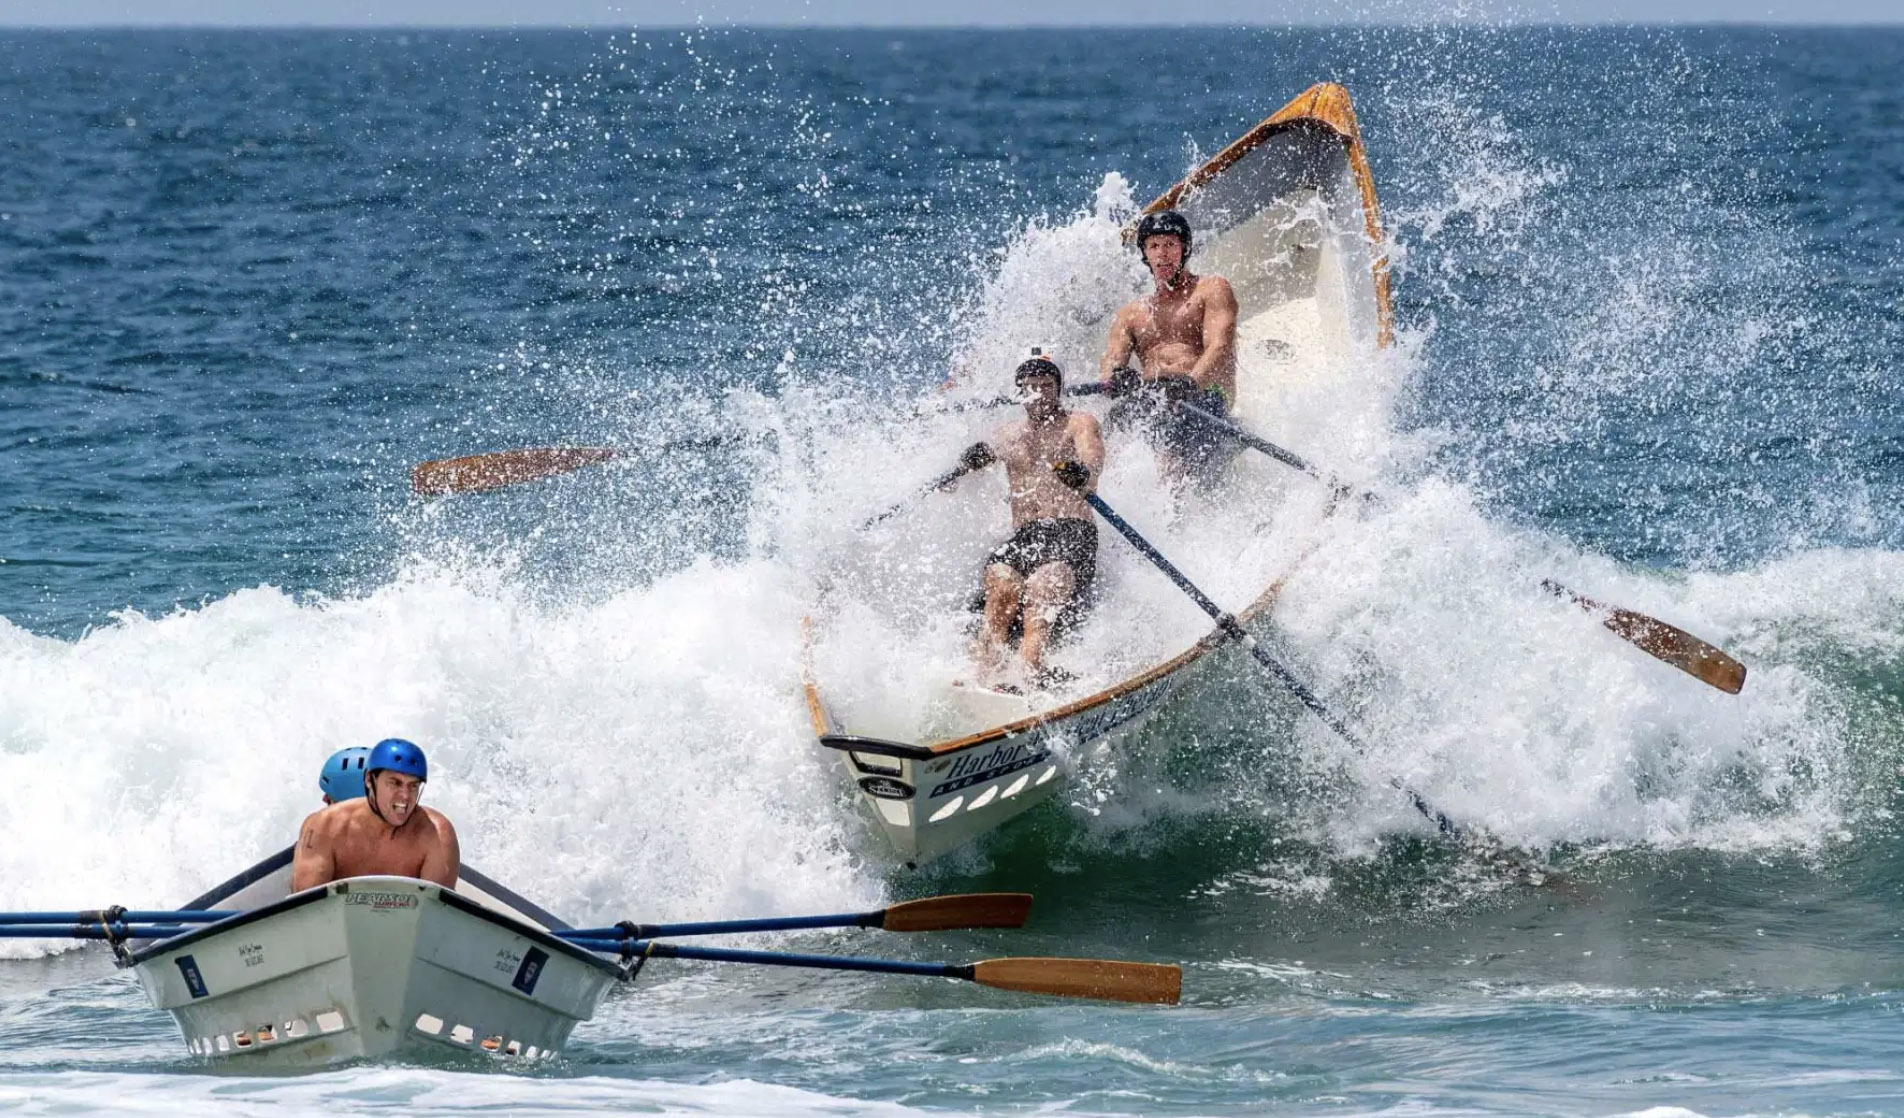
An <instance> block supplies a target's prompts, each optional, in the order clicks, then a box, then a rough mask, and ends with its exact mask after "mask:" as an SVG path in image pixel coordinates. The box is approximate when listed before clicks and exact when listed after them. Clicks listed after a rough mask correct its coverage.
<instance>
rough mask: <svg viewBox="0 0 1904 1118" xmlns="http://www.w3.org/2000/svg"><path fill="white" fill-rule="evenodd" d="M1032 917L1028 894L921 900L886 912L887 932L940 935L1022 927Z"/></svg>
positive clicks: (971, 894) (983, 894) (885, 923)
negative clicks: (958, 930)
mask: <svg viewBox="0 0 1904 1118" xmlns="http://www.w3.org/2000/svg"><path fill="white" fill-rule="evenodd" d="M1030 914H1031V894H1030V893H964V894H960V895H957V896H950V897H923V898H921V899H919V900H916V901H905V902H902V903H900V904H896V905H893V906H892V907H890V908H888V909H887V910H886V918H885V920H884V921H882V922H881V923H880V925H879V926H880V927H881V928H882V929H884V930H886V931H888V932H943V931H950V930H952V929H955V928H1022V927H1024V926H1025V917H1027V916H1028V915H1030Z"/></svg>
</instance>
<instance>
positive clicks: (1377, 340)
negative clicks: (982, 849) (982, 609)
mask: <svg viewBox="0 0 1904 1118" xmlns="http://www.w3.org/2000/svg"><path fill="white" fill-rule="evenodd" d="M1164 209H1175V210H1177V211H1179V212H1181V213H1183V214H1184V215H1185V216H1186V217H1188V218H1189V220H1190V223H1191V226H1192V227H1193V229H1194V230H1195V233H1196V254H1197V260H1198V270H1199V271H1201V272H1204V273H1207V274H1214V275H1221V276H1224V277H1226V278H1228V279H1229V281H1230V283H1231V285H1232V287H1233V288H1234V290H1235V292H1236V297H1237V303H1238V308H1239V313H1238V324H1237V366H1238V368H1237V399H1236V401H1235V413H1234V415H1235V418H1236V419H1237V420H1238V421H1239V422H1241V423H1242V424H1243V425H1244V426H1247V427H1253V428H1255V429H1258V430H1276V429H1277V428H1278V427H1279V426H1281V425H1282V424H1283V422H1285V421H1284V419H1283V416H1284V415H1286V414H1287V412H1288V411H1290V410H1291V409H1290V408H1288V407H1287V406H1286V405H1287V404H1288V403H1289V402H1290V400H1291V398H1292V397H1307V398H1309V399H1314V398H1315V397H1317V396H1318V395H1323V396H1326V395H1328V394H1330V393H1340V392H1343V391H1350V390H1353V389H1355V388H1356V387H1357V381H1358V379H1361V378H1363V377H1365V374H1366V367H1367V363H1368V360H1369V358H1370V357H1372V356H1373V355H1374V354H1375V353H1376V351H1378V350H1379V349H1381V348H1383V347H1385V346H1387V345H1388V344H1389V342H1390V340H1391V337H1392V329H1393V328H1392V308H1391V304H1390V299H1389V287H1388V263H1387V259H1386V257H1385V256H1384V255H1383V252H1382V240H1383V235H1382V225H1381V212H1380V208H1379V205H1378V203H1377V200H1376V194H1375V183H1374V179H1373V177H1372V175H1371V173H1370V171H1369V165H1368V159H1367V155H1366V153H1365V152H1364V150H1363V146H1362V138H1361V130H1360V128H1359V126H1358V124H1357V122H1356V117H1355V110H1354V107H1353V104H1352V103H1351V101H1350V98H1349V94H1348V91H1347V90H1346V89H1344V88H1343V87H1342V86H1340V85H1336V84H1334V83H1328V82H1324V83H1320V84H1317V85H1315V86H1312V87H1310V88H1309V89H1308V90H1306V91H1305V92H1303V93H1302V94H1301V95H1300V96H1298V97H1296V98H1295V99H1294V100H1292V101H1290V102H1289V103H1288V104H1287V105H1284V106H1283V107H1282V108H1281V109H1279V110H1278V111H1277V112H1275V113H1274V114H1272V115H1271V116H1270V117H1268V118H1267V119H1266V120H1264V121H1263V122H1262V123H1260V124H1258V125H1257V126H1256V127H1254V128H1252V129H1250V130H1249V131H1248V132H1247V133H1245V134H1244V135H1243V136H1241V137H1239V138H1238V139H1237V140H1236V141H1235V142H1233V143H1231V144H1230V145H1229V146H1228V147H1226V148H1224V149H1223V150H1222V151H1221V152H1219V153H1218V154H1217V155H1216V156H1215V157H1214V158H1212V159H1210V160H1209V161H1208V162H1206V163H1205V164H1204V165H1203V166H1201V167H1199V168H1198V169H1197V170H1196V171H1194V172H1193V173H1191V174H1190V175H1189V176H1187V177H1186V178H1184V179H1183V180H1182V181H1181V182H1179V183H1177V184H1176V185H1175V186H1173V187H1171V188H1170V189H1169V190H1167V191H1165V192H1164V193H1163V194H1162V195H1161V196H1159V197H1158V198H1157V199H1156V200H1155V201H1153V202H1151V203H1150V205H1148V206H1147V207H1145V210H1144V212H1146V213H1152V212H1156V211H1159V210H1164ZM1110 311H1111V308H1108V307H1107V308H1105V318H1104V321H1103V322H1102V323H1100V324H1098V325H1097V326H1096V327H1095V329H1097V331H1098V336H1099V337H1102V336H1103V332H1104V330H1105V329H1106V328H1108V322H1109V314H1110ZM1238 472H1239V471H1238V470H1236V469H1233V470H1232V477H1231V479H1230V480H1231V481H1232V482H1235V483H1236V484H1232V485H1230V486H1228V487H1227V488H1229V489H1230V490H1231V491H1232V496H1231V499H1232V503H1233V506H1234V507H1235V508H1237V509H1239V510H1242V509H1250V510H1256V511H1252V512H1251V513H1250V514H1249V516H1248V517H1247V518H1239V520H1238V524H1239V526H1241V527H1242V529H1243V530H1242V531H1240V532H1239V535H1243V536H1247V535H1248V534H1249V531H1250V530H1252V528H1253V526H1257V525H1260V524H1261V520H1260V510H1262V509H1267V508H1273V507H1274V506H1275V504H1276V503H1277V501H1278V499H1279V498H1278V494H1279V492H1280V491H1281V489H1282V487H1283V485H1284V480H1283V479H1282V478H1281V477H1280V476H1276V477H1271V476H1268V475H1267V471H1264V472H1263V474H1261V475H1255V476H1252V477H1251V478H1247V479H1245V478H1238V477H1236V476H1235V475H1236V474H1237V473H1238ZM1242 472H1244V473H1248V472H1249V471H1248V470H1247V468H1245V469H1244V470H1243V471H1242ZM1328 511H1331V510H1325V511H1324V512H1323V514H1322V515H1324V516H1326V515H1328ZM1292 570H1293V563H1290V564H1286V565H1285V566H1284V567H1283V568H1282V569H1280V570H1275V571H1268V572H1265V574H1264V578H1263V581H1262V582H1260V583H1258V584H1257V585H1258V586H1259V587H1261V589H1260V592H1259V593H1257V594H1256V596H1255V597H1254V599H1253V600H1251V601H1250V602H1249V604H1248V605H1247V606H1246V607H1245V608H1244V609H1241V610H1238V611H1237V612H1236V619H1237V620H1238V621H1240V622H1242V623H1243V624H1246V625H1247V624H1248V623H1249V622H1250V621H1251V620H1252V619H1255V618H1259V617H1263V616H1265V615H1267V614H1268V613H1269V612H1270V610H1271V609H1272V607H1273V606H1274V605H1275V601H1276V596H1277V593H1278V591H1279V590H1280V588H1281V586H1282V585H1283V583H1284V581H1285V580H1286V579H1287V578H1288V576H1289V574H1290V573H1291V572H1292ZM1098 609H1099V610H1100V611H1111V610H1115V609H1116V604H1115V603H1106V604H1103V605H1100V606H1099V607H1098ZM826 636H827V633H826V627H825V624H824V621H823V619H816V620H815V621H814V623H812V624H810V625H809V627H808V637H807V644H808V668H807V670H806V672H805V675H804V678H803V681H802V682H803V689H804V693H805V699H806V708H807V711H808V715H809V719H810V721H811V724H812V728H813V734H814V737H815V738H816V739H817V740H818V742H819V744H820V745H821V746H823V747H825V748H827V749H829V750H833V751H836V752H837V754H838V756H839V758H840V760H841V763H842V764H843V765H844V766H845V769H846V772H847V774H848V777H849V779H850V780H851V781H852V782H853V784H854V785H855V787H857V789H858V791H859V794H860V798H861V799H862V800H863V801H864V803H865V804H866V806H867V808H868V810H869V812H870V814H871V816H872V818H873V819H874V820H875V822H876V825H877V827H878V829H879V830H881V831H883V832H884V833H885V835H886V837H887V838H888V839H889V840H890V841H891V843H892V846H893V847H894V849H895V850H896V851H897V852H898V853H899V854H900V856H901V857H903V858H904V859H905V860H906V861H907V862H908V863H911V864H915V865H916V864H919V863H922V862H925V861H926V860H928V859H931V858H935V857H937V856H939V855H942V854H944V853H946V852H948V851H951V850H954V849H956V848H958V847H960V846H963V845H964V844H966V843H968V842H971V841H972V840H974V839H976V838H978V837H979V836H981V835H984V834H986V833H987V832H990V831H992V830H994V829H996V828H997V827H999V826H1001V825H1003V824H1005V823H1007V822H1009V821H1010V820H1012V819H1014V818H1016V817H1018V816H1020V815H1022V814H1024V813H1025V812H1026V811H1029V810H1030V809H1031V808H1033V807H1035V806H1037V805H1038V804H1039V803H1041V802H1043V801H1045V800H1048V799H1050V798H1051V797H1052V796H1054V795H1055V794H1057V793H1058V791H1059V790H1060V789H1061V788H1063V787H1064V786H1065V783H1066V778H1067V775H1068V771H1069V770H1068V765H1069V762H1070V761H1071V760H1072V759H1075V758H1078V757H1080V756H1082V755H1084V753H1085V751H1087V750H1093V749H1098V748H1104V747H1114V746H1115V744H1116V743H1117V742H1118V741H1119V740H1120V739H1122V738H1124V737H1126V736H1128V735H1130V734H1132V733H1134V732H1135V731H1137V730H1138V729H1139V728H1141V727H1142V726H1143V725H1144V723H1145V722H1146V721H1147V720H1148V719H1149V718H1150V717H1152V716H1153V715H1154V714H1155V713H1156V712H1157V711H1158V710H1159V709H1161V708H1162V707H1164V706H1165V704H1167V703H1168V701H1169V700H1170V698H1171V697H1172V696H1173V695H1175V694H1177V693H1178V692H1179V691H1180V690H1181V689H1182V688H1183V687H1184V686H1185V685H1186V684H1187V683H1188V682H1189V681H1190V680H1191V679H1192V678H1193V677H1194V673H1195V672H1196V670H1197V669H1198V668H1199V667H1200V666H1201V665H1203V664H1205V662H1206V661H1207V660H1208V659H1209V658H1210V654H1211V653H1212V652H1213V651H1215V650H1216V649H1217V648H1218V647H1219V646H1221V645H1222V644H1224V643H1225V642H1226V641H1227V639H1228V638H1227V636H1226V635H1225V634H1224V633H1223V632H1222V631H1221V630H1213V631H1211V632H1209V633H1207V634H1206V635H1204V636H1203V637H1201V638H1200V639H1197V640H1195V641H1194V643H1191V644H1190V645H1189V646H1188V647H1181V646H1179V648H1178V649H1177V650H1175V651H1174V652H1171V651H1166V652H1164V653H1163V654H1161V655H1159V656H1157V657H1156V659H1155V661H1154V662H1152V663H1150V664H1147V665H1144V666H1142V667H1141V668H1139V669H1138V670H1135V671H1132V672H1131V673H1130V674H1128V675H1127V676H1125V677H1123V678H1121V679H1119V680H1117V681H1116V682H1114V683H1111V684H1110V685H1108V686H1103V687H1100V688H1098V689H1096V690H1095V691H1093V692H1092V693H1090V694H1088V695H1084V696H1082V697H1078V698H1073V699H1068V700H1066V701H1062V702H1058V703H1055V704H1054V703H1048V702H1046V703H1041V701H1040V699H1039V698H1038V697H1036V696H1011V695H1002V694H999V693H997V692H994V691H989V690H986V689H983V688H975V687H972V686H969V685H964V684H961V683H959V682H958V681H955V680H948V681H947V686H946V688H945V691H944V694H940V695H933V696H923V697H915V698H916V699H918V700H920V701H921V702H923V703H927V704H931V705H933V706H934V708H935V709H938V710H941V711H944V712H949V713H948V717H947V718H945V719H944V723H945V726H944V728H943V730H942V731H941V732H940V733H938V734H937V735H935V736H934V737H933V738H929V739H927V740H917V739H908V738H907V737H906V736H904V735H903V734H898V733H892V732H889V731H887V730H886V727H885V726H884V725H883V724H882V723H883V722H885V721H888V720H887V719H884V718H882V714H881V704H880V703H879V702H878V701H873V702H867V701H865V700H863V699H861V700H855V699H845V698H841V692H842V691H843V690H845V689H844V688H841V687H838V686H828V685H827V682H826V681H825V680H824V679H822V678H821V674H820V673H819V672H818V671H816V670H815V669H814V667H813V666H812V665H813V662H814V660H815V657H814V655H813V651H814V647H815V645H816V643H817V642H819V641H823V640H825V639H826ZM913 705H919V704H918V703H914V704H913Z"/></svg>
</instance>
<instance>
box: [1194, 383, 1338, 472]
mask: <svg viewBox="0 0 1904 1118" xmlns="http://www.w3.org/2000/svg"><path fill="white" fill-rule="evenodd" d="M1176 406H1177V409H1178V410H1179V411H1181V412H1183V413H1184V414H1185V415H1188V416H1189V417H1190V418H1192V419H1194V420H1196V421H1198V422H1199V423H1202V424H1204V425H1206V426H1208V427H1211V428H1214V429H1215V430H1218V431H1221V432H1223V433H1224V434H1226V435H1228V436H1230V437H1231V438H1233V439H1235V440H1236V441H1237V442H1240V443H1242V444H1243V445H1244V446H1247V447H1249V448H1251V449H1253V450H1260V451H1262V452H1263V453H1264V454H1267V455H1269V456H1270V457H1271V458H1274V459H1275V460H1276V461H1278V462H1281V463H1283V464H1284V465H1287V466H1294V467H1295V468H1296V469H1298V470H1301V471H1302V472H1303V473H1305V474H1308V475H1309V476H1310V477H1312V478H1315V479H1316V480H1317V481H1320V482H1322V483H1324V484H1325V485H1328V486H1330V487H1332V488H1336V489H1343V488H1346V486H1344V485H1343V484H1342V483H1341V482H1340V481H1337V480H1336V479H1335V477H1334V476H1332V475H1330V474H1325V473H1323V472H1322V471H1321V470H1318V469H1316V468H1315V467H1314V466H1312V465H1310V464H1309V461H1308V460H1307V459H1305V458H1303V457H1302V456H1301V455H1299V454H1297V453H1296V452H1295V451H1293V450H1285V449H1284V448H1282V447H1280V446H1277V445H1276V444H1275V443H1272V442H1270V441H1269V440H1268V439H1265V438H1263V437H1261V436H1260V435H1256V434H1252V433H1251V432H1249V431H1246V430H1244V429H1243V428H1242V427H1239V426H1237V425H1236V424H1234V423H1232V422H1230V421H1229V420H1227V419H1225V418H1223V417H1222V416H1220V415H1217V414H1216V413H1215V412H1208V411H1204V410H1203V409H1202V408H1200V407H1197V406H1196V405H1195V404H1188V403H1183V402H1179V403H1178V404H1177V405H1176Z"/></svg>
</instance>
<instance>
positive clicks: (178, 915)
mask: <svg viewBox="0 0 1904 1118" xmlns="http://www.w3.org/2000/svg"><path fill="white" fill-rule="evenodd" d="M236 915H238V913H237V912H235V911H234V912H223V911H219V910H217V909H197V908H183V909H177V910H172V909H152V910H149V911H146V910H138V911H130V910H129V911H126V912H112V913H110V916H111V918H112V920H113V921H114V922H115V923H119V924H209V923H211V922H212V921H214V920H223V919H225V918H226V917H229V916H236ZM107 916H108V912H106V911H104V910H99V909H79V910H75V911H71V912H0V924H97V923H99V922H100V921H101V920H104V919H106V918H107Z"/></svg>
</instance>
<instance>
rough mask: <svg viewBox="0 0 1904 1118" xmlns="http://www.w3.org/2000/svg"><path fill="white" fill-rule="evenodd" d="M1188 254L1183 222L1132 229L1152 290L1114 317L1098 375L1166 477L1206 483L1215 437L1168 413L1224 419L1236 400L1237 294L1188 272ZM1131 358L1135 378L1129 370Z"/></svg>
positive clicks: (1169, 219) (1217, 446) (1176, 218)
mask: <svg viewBox="0 0 1904 1118" xmlns="http://www.w3.org/2000/svg"><path fill="white" fill-rule="evenodd" d="M1190 247H1191V235H1190V222H1189V221H1188V220H1187V219H1185V217H1184V216H1183V215H1182V214H1180V213H1178V212H1177V211H1175V210H1160V211H1158V212H1157V213H1152V214H1145V215H1144V217H1143V220H1141V221H1139V222H1138V223H1137V252H1138V255H1140V256H1142V257H1143V258H1144V267H1145V268H1147V269H1149V270H1150V276H1151V279H1152V280H1153V281H1154V282H1155V284H1156V290H1154V291H1152V292H1151V293H1150V294H1149V295H1145V296H1143V297H1142V298H1139V299H1135V300H1132V301H1131V302H1129V303H1127V304H1125V305H1124V306H1123V307H1122V308H1120V309H1119V310H1118V312H1117V316H1116V318H1114V319H1113V320H1112V321H1111V336H1110V340H1109V342H1107V343H1106V345H1105V347H1104V358H1103V360H1102V361H1100V362H1099V366H1098V373H1099V375H1100V376H1102V377H1103V378H1104V380H1105V382H1106V386H1107V388H1108V390H1109V393H1110V395H1111V396H1113V397H1117V398H1121V399H1122V400H1124V401H1125V402H1124V403H1122V404H1120V405H1119V406H1118V409H1117V410H1118V413H1121V414H1130V413H1132V412H1135V413H1136V414H1138V415H1139V416H1141V417H1143V418H1145V419H1146V420H1147V421H1148V423H1149V426H1150V429H1151V431H1152V433H1153V434H1154V436H1155V438H1156V440H1157V442H1158V443H1159V444H1160V445H1159V450H1160V451H1161V452H1162V453H1163V455H1164V457H1165V461H1166V462H1167V463H1168V468H1169V470H1170V471H1171V473H1173V474H1177V475H1181V474H1182V473H1183V472H1184V471H1185V469H1186V468H1187V469H1188V470H1189V471H1191V472H1192V473H1194V474H1195V475H1196V476H1198V477H1199V478H1204V479H1207V478H1208V477H1209V475H1210V473H1211V472H1213V470H1214V469H1215V468H1216V467H1218V466H1220V465H1221V464H1222V463H1223V462H1224V461H1225V458H1224V456H1223V455H1222V454H1221V451H1222V450H1223V449H1224V441H1223V438H1222V436H1220V435H1218V434H1216V433H1214V432H1212V431H1211V430H1210V429H1209V428H1208V427H1206V426H1204V425H1203V424H1200V423H1198V422H1197V421H1196V419H1195V418H1193V417H1190V416H1186V415H1184V414H1182V413H1181V412H1179V411H1177V410H1176V409H1175V408H1173V407H1170V406H1168V405H1172V404H1176V403H1178V402H1183V403H1188V404H1191V405H1193V406H1195V407H1197V408H1200V409H1202V410H1204V411H1207V412H1210V413H1212V414H1215V415H1228V414H1229V412H1230V407H1231V404H1232V403H1233V402H1234V401H1235V399H1236V314H1237V310H1236V293H1235V292H1234V291H1232V290H1231V289H1230V281H1228V280H1226V279H1224V278H1223V277H1222V276H1199V275H1197V274H1196V273H1195V272H1192V271H1191V270H1190V269H1189V266H1188V265H1189V260H1190ZM1133 355H1135V356H1136V358H1137V360H1138V361H1139V362H1141V363H1142V365H1143V371H1142V372H1141V373H1139V372H1138V371H1136V370H1134V369H1131V368H1130V367H1129V362H1130V360H1131V357H1132V356H1133ZM1146 390H1149V391H1146Z"/></svg>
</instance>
